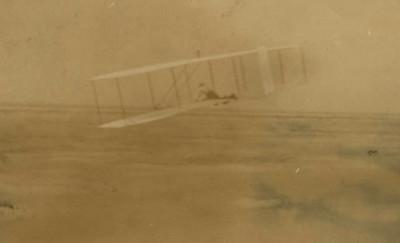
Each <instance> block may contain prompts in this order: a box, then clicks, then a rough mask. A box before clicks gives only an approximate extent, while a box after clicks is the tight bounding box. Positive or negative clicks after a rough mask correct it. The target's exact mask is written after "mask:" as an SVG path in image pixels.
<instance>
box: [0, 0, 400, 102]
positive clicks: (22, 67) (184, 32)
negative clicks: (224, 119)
mask: <svg viewBox="0 0 400 243" xmlns="http://www.w3.org/2000/svg"><path fill="white" fill-rule="evenodd" d="M399 10H400V5H399V4H398V3H397V2H396V1H393V0H382V1H372V0H364V1H361V0H347V1H344V0H318V1H317V0H307V1H306V0H268V1H260V0H219V1H211V0H169V1H160V0H146V1H145V0H140V1H139V0H134V1H132V0H105V1H103V0H102V1H99V0H85V1H80V0H70V1H65V0H64V1H61V0H43V1H40V2H37V1H26V0H13V1H7V2H5V3H3V7H2V8H1V9H0V12H1V13H0V36H1V38H0V84H1V85H2V86H3V87H2V89H1V90H0V102H1V103H49V104H90V103H91V102H92V97H91V95H90V93H89V88H88V83H87V82H86V80H87V79H89V78H90V77H92V76H96V75H98V74H101V73H107V72H113V71H117V70H121V69H126V68H132V67H138V66H142V65H148V64H154V63H160V62H167V61H173V60H179V59H186V58H192V57H194V56H196V51H197V50H200V52H201V54H202V55H211V54H218V53H224V52H229V51H239V50H246V49H250V48H256V47H258V46H267V47H273V46H280V45H287V44H299V45H301V46H303V47H304V49H305V53H306V57H307V68H308V71H309V73H310V82H311V83H312V85H313V87H312V89H313V92H312V93H313V94H310V95H315V93H318V92H317V91H316V89H321V92H322V93H325V94H330V93H331V95H335V96H336V95H338V94H340V95H343V96H347V97H349V98H348V100H351V97H354V96H357V95H358V96H359V97H363V98H362V99H371V97H374V99H382V98H385V97H387V96H390V97H391V98H390V101H391V102H392V103H393V101H395V100H396V99H397V98H396V97H398V92H394V91H393V90H398V88H399V84H398V83H399V82H398V77H399V75H400V73H399V71H398V68H397V67H398V65H399V60H398V55H397V53H398V52H399V50H400V42H398V39H399V34H398V30H397V29H398V24H399V23H400V16H399V15H398V12H399ZM318 87H320V88H318ZM329 90H336V91H335V92H330V91H329ZM317 98H318V97H315V99H317ZM331 99H332V98H331ZM398 100H400V98H399V99H398ZM360 103H362V102H360ZM393 106H394V104H393V105H392V107H391V108H390V109H389V108H388V109H387V110H393V109H394V108H393Z"/></svg>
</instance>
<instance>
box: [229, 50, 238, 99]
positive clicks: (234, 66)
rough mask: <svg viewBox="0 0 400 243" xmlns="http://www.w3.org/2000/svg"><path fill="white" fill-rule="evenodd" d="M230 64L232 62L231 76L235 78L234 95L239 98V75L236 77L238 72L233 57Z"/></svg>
mask: <svg viewBox="0 0 400 243" xmlns="http://www.w3.org/2000/svg"><path fill="white" fill-rule="evenodd" d="M231 62H232V69H233V74H234V76H235V77H234V78H235V81H234V82H235V87H236V93H237V94H238V96H240V87H239V75H238V70H237V67H236V62H235V57H231Z"/></svg>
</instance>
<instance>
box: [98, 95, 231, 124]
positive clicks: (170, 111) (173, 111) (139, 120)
mask: <svg viewBox="0 0 400 243" xmlns="http://www.w3.org/2000/svg"><path fill="white" fill-rule="evenodd" d="M218 101H224V100H218ZM218 101H217V100H208V101H203V102H198V103H195V104H188V105H182V106H179V107H174V108H167V109H163V110H158V111H152V112H149V113H145V114H141V115H137V116H132V117H129V118H126V119H121V120H116V121H112V122H109V123H106V124H103V125H100V126H99V127H100V128H123V127H127V126H134V125H139V124H144V123H149V122H153V121H157V120H161V119H165V118H168V117H171V116H175V115H177V114H179V113H182V112H185V111H189V110H193V109H196V108H201V107H207V106H212V105H214V104H215V103H216V102H218Z"/></svg>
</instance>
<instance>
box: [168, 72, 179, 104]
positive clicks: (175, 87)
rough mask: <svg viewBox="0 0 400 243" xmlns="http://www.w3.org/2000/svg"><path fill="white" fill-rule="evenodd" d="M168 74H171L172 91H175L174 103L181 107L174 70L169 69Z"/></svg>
mask: <svg viewBox="0 0 400 243" xmlns="http://www.w3.org/2000/svg"><path fill="white" fill-rule="evenodd" d="M170 72H171V76H172V79H173V81H174V82H173V84H172V85H173V86H174V90H175V98H176V102H177V103H178V106H181V98H180V97H179V91H178V79H177V78H176V73H175V69H174V68H171V69H170Z"/></svg>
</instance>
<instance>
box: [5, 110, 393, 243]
mask: <svg viewBox="0 0 400 243" xmlns="http://www.w3.org/2000/svg"><path fill="white" fill-rule="evenodd" d="M88 117H89V119H88ZM94 121H95V118H94V117H90V115H87V116H86V115H83V114H78V113H74V114H61V113H45V112H42V113H31V112H22V113H21V112H11V111H8V112H3V113H1V123H0V129H1V133H2V136H1V138H0V146H1V147H0V152H1V157H0V159H1V161H0V242H1V243H3V242H4V243H54V242H57V243H67V242H68V243H70V242H74V243H92V242H93V243H106V242H107V243H108V242H115V243H128V242H129V243H131V242H138V243H139V242H140V243H146V242H149V243H150V242H163V243H170V242H171V243H172V242H174V243H176V242H184V243H211V242H218V243H219V242H227V243H228V242H229V243H244V242H254V243H257V242H272V243H275V242H277V243H279V242H296V243H299V242H305V243H312V242H316V243H325V242H340V243H346V242H352V243H353V242H363V243H368V242H398V241H399V240H398V239H400V187H399V186H398V185H399V183H400V163H399V159H400V152H399V151H400V150H399V149H398V148H399V145H400V139H399V138H400V126H399V125H400V119H399V118H396V117H387V116H375V115H368V116H366V115H356V114H347V115H343V114H341V115H332V114H318V113H276V112H275V113H268V112H260V111H257V112H256V111H252V110H247V111H243V110H241V112H234V108H232V107H226V108H215V109H214V110H212V111H209V110H200V111H198V112H193V113H189V114H183V115H180V116H177V117H174V118H170V119H166V120H162V121H158V122H154V123H149V124H145V125H140V126H134V127H128V128H124V129H117V130H106V129H98V128H96V126H95V123H94Z"/></svg>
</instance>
